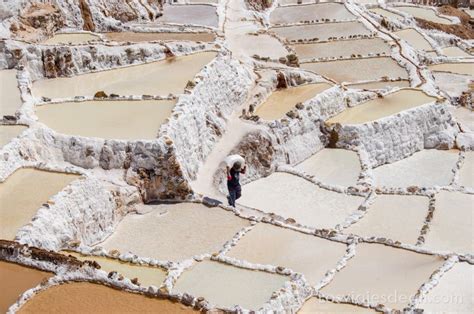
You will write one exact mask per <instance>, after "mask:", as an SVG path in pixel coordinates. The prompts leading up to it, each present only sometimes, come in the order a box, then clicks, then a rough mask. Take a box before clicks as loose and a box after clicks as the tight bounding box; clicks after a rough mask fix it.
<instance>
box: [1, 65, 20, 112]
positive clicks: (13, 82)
mask: <svg viewBox="0 0 474 314" xmlns="http://www.w3.org/2000/svg"><path fill="white" fill-rule="evenodd" d="M16 72H17V71H16V70H2V71H0V82H1V84H0V118H2V117H3V116H6V115H10V116H13V115H15V112H16V111H17V110H18V109H19V108H20V106H21V103H22V102H21V98H20V89H19V88H18V81H17V79H16Z"/></svg>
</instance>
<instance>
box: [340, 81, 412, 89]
mask: <svg viewBox="0 0 474 314" xmlns="http://www.w3.org/2000/svg"><path fill="white" fill-rule="evenodd" d="M347 87H349V88H361V89H391V88H393V87H400V88H404V87H410V82H409V81H408V80H400V81H377V82H367V83H357V84H349V85H347Z"/></svg>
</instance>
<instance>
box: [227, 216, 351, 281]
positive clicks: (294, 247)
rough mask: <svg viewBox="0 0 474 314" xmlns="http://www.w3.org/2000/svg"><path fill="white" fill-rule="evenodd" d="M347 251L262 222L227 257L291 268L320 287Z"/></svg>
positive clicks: (340, 245) (341, 246) (311, 237)
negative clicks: (320, 282)
mask: <svg viewBox="0 0 474 314" xmlns="http://www.w3.org/2000/svg"><path fill="white" fill-rule="evenodd" d="M345 252H346V245H345V244H342V243H338V242H334V241H329V240H325V239H321V238H318V237H315V236H313V235H308V234H303V233H300V232H297V231H293V230H290V229H286V228H281V227H276V226H273V225H270V224H264V223H261V224H258V225H256V226H255V227H254V228H253V229H252V230H251V231H250V232H248V233H246V234H245V236H244V237H243V238H242V239H241V240H239V242H238V243H237V245H236V246H234V247H233V248H232V249H231V250H230V252H229V253H227V255H228V256H231V257H234V258H237V259H240V260H246V261H248V262H251V263H255V264H262V265H279V266H284V267H287V268H290V269H292V270H293V271H296V272H299V273H302V274H303V275H304V276H305V278H306V280H308V281H309V282H310V283H311V284H312V285H316V284H317V283H318V282H319V281H320V280H321V279H323V278H324V275H325V273H326V272H327V271H328V270H330V269H333V268H335V267H336V265H337V262H338V261H339V260H340V259H341V258H342V257H343V256H344V254H345Z"/></svg>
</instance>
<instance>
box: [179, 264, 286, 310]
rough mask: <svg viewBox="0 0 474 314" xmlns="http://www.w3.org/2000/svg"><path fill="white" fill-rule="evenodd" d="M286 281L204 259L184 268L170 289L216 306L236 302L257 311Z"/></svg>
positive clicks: (263, 273) (277, 276)
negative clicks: (189, 294) (186, 268)
mask: <svg viewBox="0 0 474 314" xmlns="http://www.w3.org/2000/svg"><path fill="white" fill-rule="evenodd" d="M288 280H289V278H288V277H285V276H282V275H278V274H271V273H267V272H263V271H255V270H248V269H244V268H239V267H233V266H230V265H227V264H224V263H220V262H213V261H209V260H204V261H202V262H199V263H195V264H194V265H193V266H192V267H191V269H188V270H186V271H185V272H184V273H183V274H182V275H181V276H180V277H179V278H178V280H177V282H176V285H175V287H174V289H173V291H175V292H181V293H183V292H188V293H191V294H193V295H196V296H202V297H204V298H206V300H208V301H209V302H210V303H212V304H214V305H216V306H219V307H227V308H233V307H234V306H235V305H240V306H242V307H244V308H246V309H252V310H258V309H260V308H261V307H262V306H263V304H264V303H265V302H267V301H268V300H269V299H270V297H271V296H272V293H273V292H274V291H277V290H278V289H280V288H281V287H282V286H283V284H284V283H285V282H286V281H288Z"/></svg>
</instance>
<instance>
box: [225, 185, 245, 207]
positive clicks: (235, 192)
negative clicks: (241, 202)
mask: <svg viewBox="0 0 474 314" xmlns="http://www.w3.org/2000/svg"><path fill="white" fill-rule="evenodd" d="M227 188H228V189H229V196H228V200H229V205H230V206H232V207H235V201H236V200H238V199H239V198H240V197H241V196H242V188H241V187H240V185H239V186H232V185H227Z"/></svg>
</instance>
